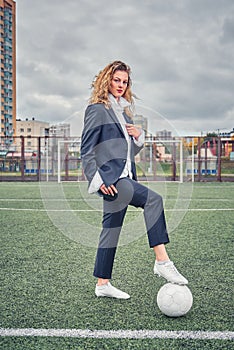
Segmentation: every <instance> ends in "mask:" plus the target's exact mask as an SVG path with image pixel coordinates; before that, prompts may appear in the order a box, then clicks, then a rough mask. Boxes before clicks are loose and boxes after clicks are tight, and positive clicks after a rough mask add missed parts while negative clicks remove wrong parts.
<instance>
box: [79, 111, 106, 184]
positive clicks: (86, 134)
mask: <svg viewBox="0 0 234 350" xmlns="http://www.w3.org/2000/svg"><path fill="white" fill-rule="evenodd" d="M97 114H98V115H97ZM100 119H101V115H100V113H98V112H97V109H96V108H95V106H94V105H90V106H88V107H87V109H86V111H85V117H84V128H83V132H82V137H81V160H82V167H83V170H84V173H85V176H86V178H87V180H88V182H89V183H90V182H91V181H92V179H93V177H94V175H95V173H96V171H97V163H96V159H95V149H96V147H97V145H98V141H99V136H100V132H101V120H100Z"/></svg>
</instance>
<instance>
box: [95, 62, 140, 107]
mask: <svg viewBox="0 0 234 350" xmlns="http://www.w3.org/2000/svg"><path fill="white" fill-rule="evenodd" d="M118 70H120V71H124V72H127V73H128V86H127V88H126V91H125V93H124V95H123V97H124V98H125V99H126V100H127V101H128V102H129V103H131V104H133V93H132V91H131V84H132V81H131V78H130V74H131V69H130V67H129V66H128V65H127V64H126V63H124V62H122V61H114V62H112V63H110V64H108V65H107V66H106V67H105V68H104V69H103V70H101V71H100V72H99V74H98V75H96V76H95V78H94V80H93V82H92V85H91V88H92V89H93V91H92V94H91V97H90V100H89V102H90V103H91V104H94V103H104V104H105V106H106V108H110V101H109V96H108V94H109V87H110V84H111V80H112V78H113V75H114V73H115V72H116V71H118Z"/></svg>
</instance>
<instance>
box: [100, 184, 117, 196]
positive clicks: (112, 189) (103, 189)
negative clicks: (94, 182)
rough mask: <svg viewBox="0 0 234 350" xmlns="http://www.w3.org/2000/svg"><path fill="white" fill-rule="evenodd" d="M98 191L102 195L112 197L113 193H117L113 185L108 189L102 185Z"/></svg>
mask: <svg viewBox="0 0 234 350" xmlns="http://www.w3.org/2000/svg"><path fill="white" fill-rule="evenodd" d="M100 190H101V191H102V193H104V194H109V195H111V196H114V195H115V193H118V191H117V188H116V187H115V186H114V185H110V186H109V187H106V185H105V184H102V185H101V187H100Z"/></svg>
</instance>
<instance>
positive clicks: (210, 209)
mask: <svg viewBox="0 0 234 350" xmlns="http://www.w3.org/2000/svg"><path fill="white" fill-rule="evenodd" d="M164 210H165V211H173V212H174V211H177V212H181V211H188V212H192V211H234V208H208V209H203V208H194V209H186V208H185V209H164ZM0 211H37V212H74V213H75V212H102V209H37V208H0ZM128 211H129V212H140V211H141V209H139V210H138V209H128Z"/></svg>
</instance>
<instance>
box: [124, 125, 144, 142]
mask: <svg viewBox="0 0 234 350" xmlns="http://www.w3.org/2000/svg"><path fill="white" fill-rule="evenodd" d="M126 129H127V132H128V135H130V136H132V137H134V139H136V140H138V138H139V136H140V135H141V129H140V128H138V127H136V126H135V125H133V124H126Z"/></svg>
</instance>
